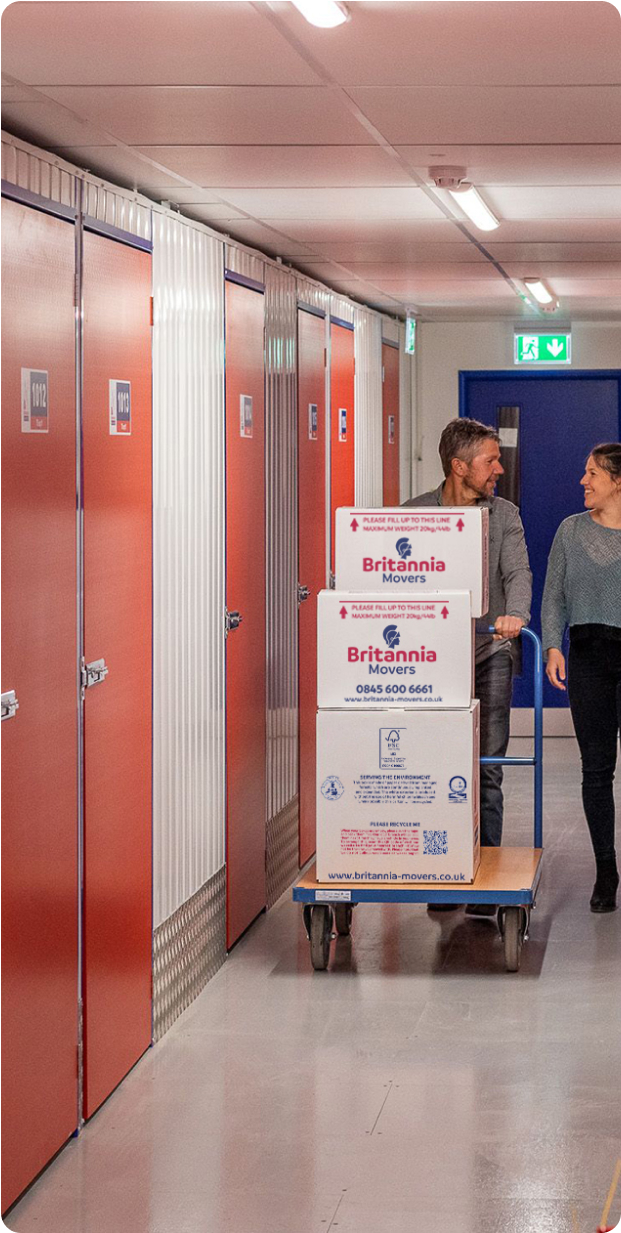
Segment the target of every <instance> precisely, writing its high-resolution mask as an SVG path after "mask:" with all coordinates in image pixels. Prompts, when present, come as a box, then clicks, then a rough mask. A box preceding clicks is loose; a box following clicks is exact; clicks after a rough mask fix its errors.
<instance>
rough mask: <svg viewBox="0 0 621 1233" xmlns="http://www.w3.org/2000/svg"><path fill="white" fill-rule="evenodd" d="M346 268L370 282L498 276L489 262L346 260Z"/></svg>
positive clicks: (483, 279) (448, 279) (483, 278)
mask: <svg viewBox="0 0 621 1233" xmlns="http://www.w3.org/2000/svg"><path fill="white" fill-rule="evenodd" d="M346 264H347V266H348V269H350V270H351V271H352V273H353V274H355V275H356V277H357V278H369V279H371V280H372V281H373V282H377V283H381V284H383V283H385V282H391V283H394V282H397V281H398V282H408V283H409V282H418V281H419V280H420V281H421V282H422V283H423V284H426V283H427V282H428V281H429V280H444V281H453V282H454V281H455V280H456V279H462V278H463V279H468V280H470V279H476V280H479V281H481V280H482V281H485V280H487V279H490V278H498V272H497V270H496V269H495V268H494V266H493V265H491V263H490V262H489V261H485V260H484V261H483V262H479V261H472V262H465V261H464V262H460V263H459V264H449V263H447V264H446V265H444V264H443V263H442V262H441V261H428V262H423V263H421V264H414V263H413V262H411V261H402V262H375V263H371V264H369V263H364V262H356V261H352V262H349V263H346Z"/></svg>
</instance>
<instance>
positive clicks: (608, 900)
mask: <svg viewBox="0 0 621 1233" xmlns="http://www.w3.org/2000/svg"><path fill="white" fill-rule="evenodd" d="M596 864H597V878H596V879H595V886H594V887H593V894H592V895H591V911H592V912H614V911H615V909H616V906H617V887H618V885H619V874H618V871H617V862H616V860H615V858H614V856H613V857H611V858H610V859H609V860H596Z"/></svg>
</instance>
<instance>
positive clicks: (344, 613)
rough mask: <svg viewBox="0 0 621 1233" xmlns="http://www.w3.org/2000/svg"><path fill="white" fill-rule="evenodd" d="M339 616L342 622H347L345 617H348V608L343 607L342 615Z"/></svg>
mask: <svg viewBox="0 0 621 1233" xmlns="http://www.w3.org/2000/svg"><path fill="white" fill-rule="evenodd" d="M339 616H340V618H341V620H342V621H344V620H345V617H346V616H347V608H346V607H345V606H343V607H342V608H341V611H340V613H339Z"/></svg>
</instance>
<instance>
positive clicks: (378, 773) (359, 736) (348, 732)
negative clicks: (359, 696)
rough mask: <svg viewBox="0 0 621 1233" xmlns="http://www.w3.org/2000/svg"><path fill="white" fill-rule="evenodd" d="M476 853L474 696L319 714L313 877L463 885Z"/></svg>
mask: <svg viewBox="0 0 621 1233" xmlns="http://www.w3.org/2000/svg"><path fill="white" fill-rule="evenodd" d="M479 860H480V839H479V704H478V702H474V703H473V704H472V705H471V706H470V707H468V709H467V710H454V711H451V710H444V711H424V712H421V711H414V710H407V711H406V710H403V711H397V710H392V711H383V712H382V711H355V712H349V713H348V714H347V716H346V717H345V716H344V715H343V712H342V711H337V710H321V711H319V712H318V714H317V879H318V881H319V882H327V883H328V884H329V883H330V882H331V881H334V882H339V883H341V882H346V883H352V884H356V883H361V882H372V883H378V884H382V885H390V883H391V882H404V881H405V882H408V881H410V882H412V881H414V882H418V881H424V882H430V883H434V882H440V883H442V884H445V885H448V884H451V885H454V884H458V885H459V884H468V883H470V882H472V881H473V880H474V878H475V876H476V872H477V869H478V866H479Z"/></svg>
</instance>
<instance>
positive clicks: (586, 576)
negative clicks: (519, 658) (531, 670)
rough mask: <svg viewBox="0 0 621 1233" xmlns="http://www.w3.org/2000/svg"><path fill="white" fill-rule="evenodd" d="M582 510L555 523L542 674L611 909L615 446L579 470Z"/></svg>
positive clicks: (617, 639)
mask: <svg viewBox="0 0 621 1233" xmlns="http://www.w3.org/2000/svg"><path fill="white" fill-rule="evenodd" d="M580 483H581V484H582V487H583V488H584V504H585V507H586V511H587V512H586V513H584V514H573V515H572V517H571V518H566V519H565V521H564V522H562V523H561V525H560V527H559V529H558V531H557V533H556V536H555V539H554V543H553V545H552V551H551V553H550V559H549V562H548V572H547V576H546V585H545V590H544V594H543V605H542V611H541V620H542V630H543V645H544V649H545V650H546V652H547V664H546V675H547V678H548V680H549V681H550V684H551V685H553V686H554V688H555V689H563V690H564V689H565V685H564V683H563V682H564V681H565V659H564V656H563V654H562V651H561V646H562V642H563V634H564V631H565V626H566V625H568V626H569V704H570V707H571V713H572V717H573V721H574V727H575V729H576V736H577V738H578V745H579V746H580V754H581V757H582V801H583V805H584V812H585V814H586V819H587V823H588V827H589V831H590V833H591V842H592V844H593V851H594V853H595V862H596V867H597V878H596V882H595V886H594V888H593V894H592V896H591V911H592V912H614V910H615V908H616V906H617V887H618V885H619V874H618V871H617V859H616V852H615V806H614V797H613V780H614V772H615V765H616V761H617V742H618V738H619V727H620V725H621V445H619V444H617V443H612V444H606V445H598V446H596V447H595V449H594V450H593V451H592V453H591V454H590V455H589V457H588V459H587V462H586V468H585V472H584V475H583V477H582V479H581V480H580Z"/></svg>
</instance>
